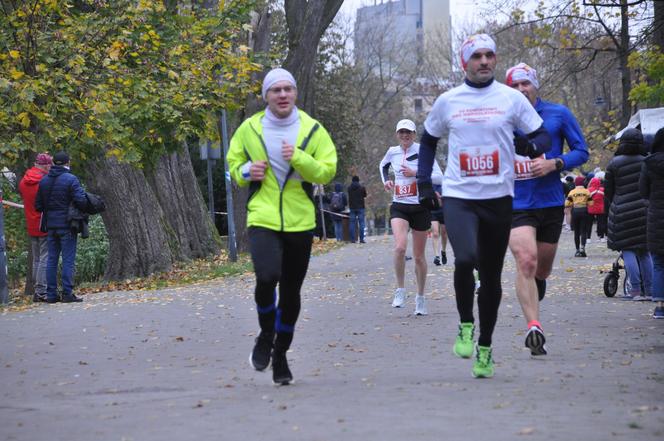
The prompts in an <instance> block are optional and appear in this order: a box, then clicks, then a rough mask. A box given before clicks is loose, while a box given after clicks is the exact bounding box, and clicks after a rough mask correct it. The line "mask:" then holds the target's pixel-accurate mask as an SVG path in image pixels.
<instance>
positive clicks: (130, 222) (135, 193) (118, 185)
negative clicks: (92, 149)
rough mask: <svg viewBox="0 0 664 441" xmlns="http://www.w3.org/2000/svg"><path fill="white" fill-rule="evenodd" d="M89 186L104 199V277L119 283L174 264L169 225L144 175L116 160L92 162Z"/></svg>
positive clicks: (103, 159)
mask: <svg viewBox="0 0 664 441" xmlns="http://www.w3.org/2000/svg"><path fill="white" fill-rule="evenodd" d="M87 168H88V171H89V175H88V179H87V181H86V183H87V184H88V188H89V189H90V191H92V192H94V193H98V194H99V195H101V196H102V197H103V198H104V201H105V203H106V211H104V212H103V213H102V215H101V216H102V218H103V220H104V225H105V226H106V231H107V233H108V239H109V243H110V250H109V256H108V262H107V264H106V271H105V274H104V278H105V279H106V280H119V279H126V278H131V277H136V276H147V275H149V274H152V273H153V272H156V271H167V270H169V269H170V268H171V265H172V264H173V262H174V261H175V257H174V255H173V253H172V252H171V248H170V247H169V242H168V241H169V236H168V235H167V234H166V228H167V226H168V222H167V221H166V215H165V214H164V212H163V210H162V209H161V206H160V205H159V200H158V199H157V196H156V195H155V193H154V191H153V190H152V187H151V186H150V185H148V181H147V179H146V178H145V175H144V174H143V172H142V171H141V170H139V169H137V168H134V167H133V166H131V165H128V164H121V163H119V162H118V161H117V160H115V159H114V158H102V159H98V160H94V161H89V162H88V164H87Z"/></svg>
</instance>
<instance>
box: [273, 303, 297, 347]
mask: <svg viewBox="0 0 664 441" xmlns="http://www.w3.org/2000/svg"><path fill="white" fill-rule="evenodd" d="M274 329H275V330H276V331H277V338H276V339H275V341H274V350H275V351H277V352H286V351H287V350H288V349H289V348H290V345H291V343H292V341H293V333H294V332H295V325H294V324H293V325H289V324H287V323H284V322H282V321H281V309H277V320H276V323H275V325H274Z"/></svg>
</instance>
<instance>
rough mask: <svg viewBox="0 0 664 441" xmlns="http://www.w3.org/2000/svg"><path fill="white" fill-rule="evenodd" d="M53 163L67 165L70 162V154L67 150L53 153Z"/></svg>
mask: <svg viewBox="0 0 664 441" xmlns="http://www.w3.org/2000/svg"><path fill="white" fill-rule="evenodd" d="M53 164H55V165H65V164H69V155H68V154H67V153H66V152H58V153H56V154H55V155H53Z"/></svg>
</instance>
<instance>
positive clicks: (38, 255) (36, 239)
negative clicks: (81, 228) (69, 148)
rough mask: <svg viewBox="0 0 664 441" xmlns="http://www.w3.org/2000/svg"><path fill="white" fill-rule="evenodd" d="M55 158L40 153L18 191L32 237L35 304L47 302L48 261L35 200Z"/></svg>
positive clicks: (46, 247)
mask: <svg viewBox="0 0 664 441" xmlns="http://www.w3.org/2000/svg"><path fill="white" fill-rule="evenodd" d="M52 164H53V158H51V155H49V154H48V153H40V154H38V155H37V158H36V159H35V163H34V166H33V167H31V168H30V169H28V171H26V172H25V175H23V178H22V179H21V182H20V183H19V184H18V191H19V193H21V198H22V199H23V211H24V212H25V226H26V228H27V230H28V236H29V237H30V247H31V249H32V286H33V287H34V294H33V296H32V301H33V302H45V301H46V264H47V259H48V233H47V232H42V231H40V229H39V224H40V220H41V216H42V214H41V213H40V212H38V211H37V210H35V199H36V197H37V191H38V190H39V182H40V181H41V180H42V178H43V177H44V176H46V175H47V174H48V171H49V169H50V168H51V165H52Z"/></svg>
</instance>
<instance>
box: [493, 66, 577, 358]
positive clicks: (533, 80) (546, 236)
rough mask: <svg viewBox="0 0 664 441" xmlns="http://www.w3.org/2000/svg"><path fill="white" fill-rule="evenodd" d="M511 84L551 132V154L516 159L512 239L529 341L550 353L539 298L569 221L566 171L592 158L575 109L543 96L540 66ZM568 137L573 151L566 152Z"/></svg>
mask: <svg viewBox="0 0 664 441" xmlns="http://www.w3.org/2000/svg"><path fill="white" fill-rule="evenodd" d="M505 84H507V85H508V86H510V87H512V88H514V89H517V90H519V91H520V92H521V93H523V94H524V95H525V96H526V98H528V100H529V101H530V103H531V104H532V105H533V107H535V110H536V111H537V113H538V114H539V115H540V117H541V118H542V119H543V120H544V128H545V129H546V130H547V131H548V132H549V134H550V135H551V150H550V151H549V152H547V153H546V154H545V155H542V156H540V157H539V158H534V159H530V158H527V157H524V156H516V158H515V161H514V174H515V183H514V201H513V214H512V231H511V233H510V242H509V246H510V250H511V251H512V254H513V255H514V258H515V259H516V263H517V278H516V294H517V297H518V299H519V303H521V309H522V310H523V314H524V317H525V319H526V323H527V327H528V331H527V334H526V343H525V344H526V347H527V348H528V349H530V353H531V354H532V355H546V347H545V345H544V343H545V341H546V340H545V338H544V332H543V331H542V325H541V323H540V321H539V302H540V301H541V300H542V299H543V298H544V293H545V290H546V278H547V277H549V275H550V274H551V268H552V266H553V259H554V258H555V256H556V250H557V248H558V239H559V238H560V232H561V230H562V224H563V217H564V202H565V195H564V190H563V186H562V184H561V182H560V172H561V171H563V170H571V169H573V168H575V167H578V166H580V165H581V164H583V163H584V162H586V161H587V160H588V148H587V146H586V142H585V140H584V138H583V133H581V128H580V127H579V123H578V122H577V121H576V118H574V115H572V112H570V110H569V109H568V108H567V107H565V106H563V105H561V104H555V103H550V102H548V101H543V100H542V99H540V98H539V97H538V89H539V82H538V81H537V71H535V69H533V68H532V67H530V66H528V65H527V64H525V63H519V64H517V65H516V66H513V67H512V68H510V69H509V70H508V71H507V77H506V80H505ZM565 141H567V146H568V148H569V151H568V152H567V153H565V154H563V145H564V143H565Z"/></svg>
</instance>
